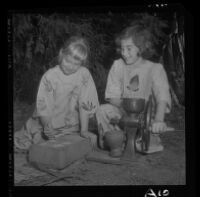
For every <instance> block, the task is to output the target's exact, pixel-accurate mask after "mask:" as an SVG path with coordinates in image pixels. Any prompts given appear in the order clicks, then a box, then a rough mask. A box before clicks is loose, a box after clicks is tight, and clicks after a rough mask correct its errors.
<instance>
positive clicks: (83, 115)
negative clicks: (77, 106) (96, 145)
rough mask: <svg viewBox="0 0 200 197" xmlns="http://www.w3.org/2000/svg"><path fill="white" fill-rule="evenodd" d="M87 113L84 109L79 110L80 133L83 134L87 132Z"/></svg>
mask: <svg viewBox="0 0 200 197" xmlns="http://www.w3.org/2000/svg"><path fill="white" fill-rule="evenodd" d="M88 123H89V115H88V113H87V112H86V111H84V110H80V125H81V128H80V129H81V130H80V134H81V135H84V134H85V133H87V132H88Z"/></svg>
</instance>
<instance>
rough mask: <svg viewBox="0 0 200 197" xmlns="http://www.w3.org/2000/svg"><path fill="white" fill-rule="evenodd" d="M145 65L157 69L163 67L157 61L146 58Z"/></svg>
mask: <svg viewBox="0 0 200 197" xmlns="http://www.w3.org/2000/svg"><path fill="white" fill-rule="evenodd" d="M146 65H147V66H149V67H151V68H152V69H153V70H154V69H155V70H157V69H158V70H159V69H162V68H163V65H162V64H161V63H159V62H152V61H150V60H146Z"/></svg>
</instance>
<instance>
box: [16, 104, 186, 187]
mask: <svg viewBox="0 0 200 197" xmlns="http://www.w3.org/2000/svg"><path fill="white" fill-rule="evenodd" d="M33 108H34V105H27V104H25V103H19V102H17V103H15V104H14V131H17V130H19V129H20V128H21V126H22V124H23V123H24V122H25V121H26V120H27V119H28V117H29V116H30V115H31V114H32V112H33ZM184 113H185V112H184V109H180V108H177V107H173V108H172V112H171V113H170V114H169V115H168V116H167V118H166V121H167V124H168V125H169V126H173V127H174V128H176V129H182V131H180V130H179V131H171V132H166V133H164V134H161V140H162V142H163V145H164V151H162V152H159V153H155V154H151V155H145V156H144V155H140V156H139V158H138V160H137V161H135V162H129V163H128V164H123V165H114V164H105V163H98V162H94V161H87V160H85V159H83V160H81V161H77V162H75V163H73V164H72V165H70V166H69V167H67V168H66V169H65V170H63V172H65V173H67V177H66V178H65V179H60V180H56V179H55V177H54V176H52V175H50V174H48V173H45V172H41V171H39V170H37V169H35V168H34V167H32V166H30V165H29V163H27V160H26V155H25V154H22V153H20V154H19V153H18V154H14V183H15V185H16V186H40V185H48V186H66V185H69V186H71V185H185V184H186V170H185V168H186V166H185V163H186V161H185V131H184V130H185V126H184V125H185V124H184V122H185V121H184V120H185V114H184Z"/></svg>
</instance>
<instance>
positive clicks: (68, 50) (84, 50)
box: [58, 36, 89, 66]
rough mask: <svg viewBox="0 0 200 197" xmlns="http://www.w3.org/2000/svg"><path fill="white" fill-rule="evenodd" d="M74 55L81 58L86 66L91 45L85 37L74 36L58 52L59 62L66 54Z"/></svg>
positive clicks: (77, 58) (75, 57) (78, 58)
mask: <svg viewBox="0 0 200 197" xmlns="http://www.w3.org/2000/svg"><path fill="white" fill-rule="evenodd" d="M68 55H70V56H72V57H73V58H74V59H76V60H79V61H80V62H81V64H82V65H83V66H86V64H87V59H88V56H89V45H88V42H87V40H86V39H85V38H83V37H80V36H72V37H71V38H69V39H68V40H67V41H66V42H65V43H64V45H63V47H62V48H61V49H60V51H59V54H58V63H59V64H60V63H61V62H62V60H63V58H65V57H66V56H68Z"/></svg>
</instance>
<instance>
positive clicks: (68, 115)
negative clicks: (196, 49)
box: [7, 3, 188, 197]
mask: <svg viewBox="0 0 200 197" xmlns="http://www.w3.org/2000/svg"><path fill="white" fill-rule="evenodd" d="M185 13H186V8H185V7H184V6H183V5H182V4H167V3H163V4H162V3H159V4H145V5H138V4H137V5H131V6H124V7H122V6H121V7H117V6H113V7H112V6H104V7H98V6H93V7H92V6H88V7H87V6H85V7H81V6H74V7H73V6H72V7H70V6H69V7H66V8H65V7H62V8H55V9H53V8H51V9H45V8H41V9H24V10H23V9H22V10H17V9H16V10H15V9H11V10H9V12H8V23H7V24H8V29H10V31H9V36H10V37H9V38H10V40H9V42H10V43H9V44H10V45H9V46H10V50H9V51H10V56H9V58H10V59H9V62H10V67H11V70H12V77H13V79H12V82H13V83H12V87H13V88H12V90H10V91H12V98H11V100H12V101H13V109H12V110H13V113H12V114H11V115H12V116H13V126H12V131H9V132H11V133H9V135H12V141H13V145H12V147H10V150H11V152H10V154H12V158H13V161H10V162H13V184H14V187H17V186H148V185H151V186H156V185H161V186H162V185H163V186H164V185H165V186H166V185H169V186H177V185H180V186H185V185H186V136H185V135H186V133H185V132H186V129H185V107H186V104H185V67H187V65H186V58H185V45H186V44H185V43H186V39H188V38H186V32H185V29H186V28H185V21H186V14H185ZM9 87H11V86H9ZM10 146H11V145H10ZM187 148H188V147H187ZM10 158H11V157H10ZM147 188H148V187H147ZM13 196H14V195H13ZM143 196H146V197H148V196H172V195H170V190H168V189H167V187H166V189H163V190H159V191H158V190H156V191H154V190H153V189H149V190H148V191H147V193H146V194H145V193H144V195H143Z"/></svg>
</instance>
